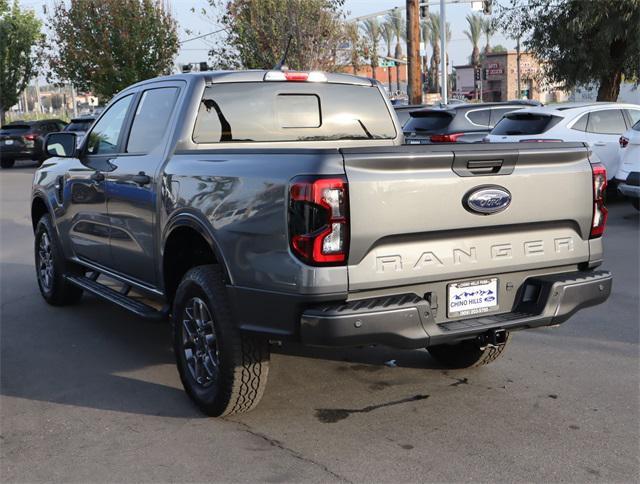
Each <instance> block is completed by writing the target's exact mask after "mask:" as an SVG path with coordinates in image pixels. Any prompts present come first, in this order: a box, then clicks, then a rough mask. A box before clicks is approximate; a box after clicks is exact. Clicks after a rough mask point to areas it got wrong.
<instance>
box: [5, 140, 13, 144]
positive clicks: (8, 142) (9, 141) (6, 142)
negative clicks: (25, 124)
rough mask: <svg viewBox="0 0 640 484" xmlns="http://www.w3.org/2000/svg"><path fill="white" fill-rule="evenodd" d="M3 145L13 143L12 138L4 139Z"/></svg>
mask: <svg viewBox="0 0 640 484" xmlns="http://www.w3.org/2000/svg"><path fill="white" fill-rule="evenodd" d="M4 144H5V145H12V144H13V140H12V139H7V140H5V141H4Z"/></svg>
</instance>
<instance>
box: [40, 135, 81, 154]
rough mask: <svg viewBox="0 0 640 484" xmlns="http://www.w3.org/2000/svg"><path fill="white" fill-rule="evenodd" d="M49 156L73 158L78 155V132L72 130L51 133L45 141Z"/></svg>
mask: <svg viewBox="0 0 640 484" xmlns="http://www.w3.org/2000/svg"><path fill="white" fill-rule="evenodd" d="M44 151H45V153H46V154H47V156H60V157H63V158H73V157H74V156H75V155H76V134H75V133H71V132H61V133H51V134H49V135H48V136H47V137H46V139H45V141H44Z"/></svg>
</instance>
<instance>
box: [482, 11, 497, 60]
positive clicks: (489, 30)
mask: <svg viewBox="0 0 640 484" xmlns="http://www.w3.org/2000/svg"><path fill="white" fill-rule="evenodd" d="M482 31H483V32H484V37H485V39H486V40H487V45H485V46H484V55H487V54H489V53H490V52H491V36H492V35H493V34H495V33H496V24H495V22H494V21H493V19H492V18H488V19H486V20H484V21H483V22H482Z"/></svg>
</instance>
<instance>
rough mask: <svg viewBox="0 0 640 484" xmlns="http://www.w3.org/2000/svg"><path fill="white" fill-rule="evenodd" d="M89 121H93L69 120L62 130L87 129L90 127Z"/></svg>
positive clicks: (90, 121) (91, 121)
mask: <svg viewBox="0 0 640 484" xmlns="http://www.w3.org/2000/svg"><path fill="white" fill-rule="evenodd" d="M91 123H93V120H87V121H71V123H69V124H68V125H67V127H66V128H64V130H65V131H88V130H89V128H90V127H91Z"/></svg>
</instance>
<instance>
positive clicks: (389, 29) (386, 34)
mask: <svg viewBox="0 0 640 484" xmlns="http://www.w3.org/2000/svg"><path fill="white" fill-rule="evenodd" d="M380 33H381V34H382V39H383V40H384V43H385V45H386V46H387V57H391V43H392V42H393V26H392V25H391V24H389V22H385V23H384V24H382V28H381V31H380ZM387 76H388V78H389V92H391V68H390V67H387Z"/></svg>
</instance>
